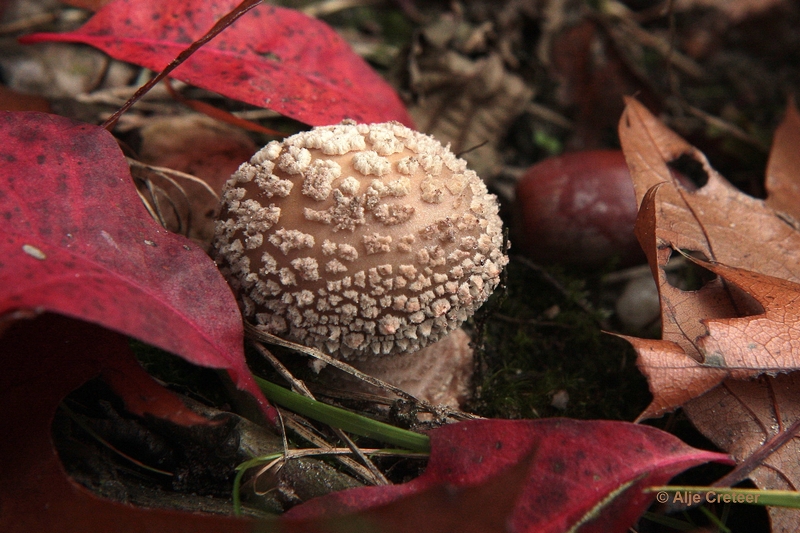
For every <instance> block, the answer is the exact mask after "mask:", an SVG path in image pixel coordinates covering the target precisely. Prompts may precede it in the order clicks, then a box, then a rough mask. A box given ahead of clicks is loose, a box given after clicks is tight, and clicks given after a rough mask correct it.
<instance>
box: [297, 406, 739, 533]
mask: <svg viewBox="0 0 800 533" xmlns="http://www.w3.org/2000/svg"><path fill="white" fill-rule="evenodd" d="M430 437H431V456H430V460H429V462H428V467H427V470H426V471H425V473H424V474H423V475H421V476H420V477H418V478H417V479H415V480H413V481H411V482H409V483H406V484H403V485H391V486H384V487H363V488H358V489H351V490H347V491H343V492H339V493H334V494H330V495H328V496H324V497H322V498H317V499H315V500H311V501H309V502H307V503H304V504H302V505H300V506H298V507H295V508H293V509H291V510H290V511H289V512H288V513H286V514H285V515H284V516H285V517H286V518H288V519H290V521H292V520H302V521H306V520H315V521H316V520H320V521H321V522H322V523H323V524H324V523H326V520H327V521H328V522H327V523H328V524H330V523H331V520H332V517H336V516H339V517H341V520H344V519H345V518H347V517H348V516H349V517H350V518H351V519H353V520H355V519H356V518H357V519H358V523H359V524H361V523H364V522H365V521H366V522H367V523H369V521H370V519H372V523H375V524H380V527H377V528H376V529H375V531H398V532H399V531H409V532H411V531H419V530H420V529H419V528H416V529H414V527H413V526H412V525H410V524H408V523H407V522H405V521H404V517H407V516H408V514H407V513H408V506H407V504H406V499H407V498H417V497H419V495H420V494H421V493H424V492H425V491H430V490H432V489H434V488H436V487H439V488H441V487H445V488H448V490H449V491H450V493H451V495H452V496H451V501H450V502H449V505H450V506H452V507H454V508H457V509H459V510H460V512H459V513H456V514H455V515H454V517H453V520H454V521H455V522H454V523H449V524H446V525H444V526H442V527H441V528H440V529H435V531H437V532H438V531H475V529H474V524H476V523H483V522H481V520H482V518H481V516H482V515H483V513H485V508H484V507H483V506H476V505H474V504H473V505H466V500H459V498H460V497H461V496H462V495H463V496H464V497H465V498H466V499H468V498H469V492H468V490H469V489H474V488H475V487H479V486H481V485H483V484H487V483H493V482H494V481H495V480H496V476H502V475H504V473H505V472H507V471H508V470H514V469H519V468H523V469H526V470H527V476H526V478H525V479H524V480H523V481H522V482H521V488H520V487H517V486H516V484H514V483H510V484H509V485H507V486H506V487H504V488H502V487H501V488H497V489H495V490H500V491H503V490H504V489H505V491H504V492H503V493H502V495H500V496H498V497H497V499H499V500H503V499H504V498H506V499H511V500H513V502H514V504H513V506H509V509H510V510H509V512H508V514H507V516H506V518H505V520H503V521H502V524H504V525H507V527H508V529H505V528H498V529H497V530H509V531H517V532H525V531H530V532H534V531H535V532H537V533H538V532H543V533H544V532H553V533H555V532H562V531H567V530H572V528H577V527H579V526H580V527H582V529H581V531H603V532H614V531H620V532H623V531H628V528H629V527H630V526H631V525H632V524H633V523H634V522H635V521H636V520H637V519H638V518H639V516H640V515H641V514H642V513H643V512H644V510H645V509H646V508H647V506H648V505H649V504H650V502H651V501H652V498H653V496H652V495H651V494H648V493H643V492H642V490H641V489H642V488H644V487H647V486H651V485H658V484H662V483H665V482H667V481H668V480H669V479H670V478H671V477H673V476H674V475H675V474H677V473H678V472H680V471H682V470H684V469H686V468H689V467H691V466H694V465H697V464H700V463H704V462H706V461H724V462H729V459H728V457H727V456H725V455H722V454H719V453H714V452H707V451H701V450H696V449H694V448H691V447H689V446H687V445H685V444H683V443H682V442H681V441H680V440H678V439H677V438H675V437H673V436H672V435H669V434H667V433H664V432H662V431H660V430H658V429H655V428H652V427H648V426H640V425H635V424H629V423H626V422H612V421H578V420H569V419H547V420H474V421H469V422H462V423H458V424H451V425H448V426H444V427H442V428H439V429H436V430H434V431H431V432H430ZM437 512H438V511H437V510H435V509H434V510H431V514H432V515H433V514H434V513H437ZM322 519H325V520H322ZM423 522H424V520H423ZM290 523H291V522H290ZM343 523H346V522H343ZM417 523H418V522H417ZM430 523H438V519H436V518H435V517H434V516H431V517H430ZM445 526H446V527H445ZM303 531H333V528H332V527H324V525H319V526H317V528H316V529H311V530H308V529H304V530H303Z"/></svg>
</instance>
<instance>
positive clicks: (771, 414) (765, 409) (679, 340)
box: [620, 100, 800, 532]
mask: <svg viewBox="0 0 800 533" xmlns="http://www.w3.org/2000/svg"><path fill="white" fill-rule="evenodd" d="M620 138H621V140H622V144H623V149H624V150H625V154H626V158H627V160H628V164H629V166H630V167H631V175H632V177H633V180H634V187H635V189H636V193H637V198H638V199H639V200H640V205H641V207H640V210H639V218H638V220H637V236H638V237H639V241H640V243H641V244H642V246H643V247H644V249H645V252H646V253H647V255H648V260H649V262H650V266H651V269H652V271H653V275H654V277H655V278H656V280H657V282H658V286H659V293H660V297H661V306H662V320H663V334H662V337H663V338H662V339H661V340H648V339H635V338H629V339H628V340H629V341H630V342H631V343H632V344H633V345H634V347H635V348H636V350H637V352H638V355H639V360H638V364H639V367H640V369H641V370H642V372H643V373H644V374H645V375H646V376H647V379H648V381H649V384H650V389H651V392H652V393H653V402H652V403H651V404H650V406H648V408H647V409H646V410H645V412H644V413H643V414H642V415H641V417H642V418H647V417H652V416H657V415H659V414H661V413H664V412H666V411H669V410H672V409H675V408H676V407H679V406H683V407H684V409H685V410H686V412H687V414H688V415H689V418H690V419H691V420H692V422H693V423H694V424H695V426H696V427H697V428H698V429H699V430H700V431H701V432H702V433H703V434H705V435H706V436H707V437H708V438H709V439H711V440H712V441H714V443H715V444H717V446H719V447H720V448H722V449H724V450H726V451H729V452H730V453H731V454H732V455H733V456H734V457H735V459H736V460H737V463H739V467H737V470H735V471H734V472H736V473H737V474H736V475H733V474H732V475H730V476H726V478H723V479H722V480H720V482H719V484H725V485H729V484H732V483H736V482H738V481H740V480H741V479H743V478H744V477H750V478H751V479H752V480H753V481H754V482H755V483H756V485H757V486H758V487H760V488H763V489H783V490H797V488H798V486H800V466H799V465H800V462H798V460H797V458H798V455H800V448H798V443H797V440H796V439H795V433H796V432H797V428H798V427H800V422H798V420H800V395H799V394H798V384H800V381H799V380H800V377H798V374H797V373H796V372H793V371H794V370H797V369H798V367H800V329H799V328H798V325H797V324H798V321H799V319H800V306H799V304H798V299H800V283H798V281H800V279H799V278H800V276H799V274H800V234H799V233H798V231H797V227H796V224H795V223H794V217H796V216H797V215H796V214H797V213H800V194H798V190H800V186H799V185H798V182H800V174H798V172H797V169H798V166H800V165H799V163H800V157H798V155H797V154H798V152H797V144H798V141H799V140H800V117H798V114H797V110H796V109H795V108H794V106H790V108H789V110H788V112H787V116H786V118H785V120H784V122H783V124H781V126H780V128H779V129H778V131H777V133H776V135H775V141H774V144H773V148H772V153H771V155H770V163H769V168H768V169H767V182H766V183H767V189H768V191H769V193H770V195H769V198H768V199H767V200H766V201H762V200H757V199H754V198H750V197H748V196H746V195H744V194H743V193H741V192H739V191H737V190H736V189H734V188H733V187H732V186H731V185H730V184H728V183H727V182H726V181H725V180H724V178H722V176H720V175H719V174H717V173H716V172H715V171H714V170H713V169H712V168H711V167H710V165H709V164H708V161H707V160H706V159H705V157H704V156H703V155H702V154H701V153H699V152H698V151H697V150H696V149H695V148H693V147H692V146H690V145H689V144H688V143H686V142H685V141H684V140H683V139H681V138H680V137H678V136H677V135H675V134H674V133H673V132H672V131H670V130H669V129H668V128H666V127H665V126H664V125H663V124H661V122H660V121H658V120H657V119H656V118H655V117H653V116H652V115H651V114H650V113H649V112H648V111H647V110H646V109H645V108H644V107H643V106H642V105H641V104H639V103H637V102H635V101H633V100H630V101H629V102H628V107H627V109H626V111H625V114H624V115H623V117H622V120H621V122H620ZM686 155H690V156H691V157H692V158H693V159H695V160H696V161H698V162H699V163H701V165H702V167H703V169H704V171H705V173H706V174H707V176H708V183H707V184H706V185H705V186H703V187H701V188H700V189H698V190H697V191H689V190H686V189H685V188H682V187H681V186H680V185H679V184H678V183H677V182H675V181H674V180H673V179H672V178H671V177H670V174H669V168H668V163H670V162H672V161H674V160H676V159H678V158H679V157H680V156H686ZM673 250H688V251H693V252H700V253H701V254H702V255H704V256H705V257H706V258H708V259H710V261H701V260H698V259H694V261H695V262H696V263H698V264H700V265H701V266H703V267H704V268H706V269H707V270H709V271H711V272H712V273H713V274H716V276H717V277H716V278H715V279H713V280H712V281H710V282H708V283H706V284H705V285H704V286H703V287H701V288H700V289H698V290H695V291H683V290H680V289H678V288H676V287H674V286H672V285H671V284H670V283H669V282H668V281H667V278H666V275H665V272H664V266H665V265H666V263H667V261H668V260H669V257H670V255H671V254H672V253H673ZM776 374H778V375H777V376H776ZM758 376H760V377H758ZM756 377H758V379H753V378H756ZM769 512H770V518H771V520H772V526H773V531H781V532H783V531H796V528H797V523H798V519H799V517H798V514H800V513H798V511H796V510H788V509H770V511H769Z"/></svg>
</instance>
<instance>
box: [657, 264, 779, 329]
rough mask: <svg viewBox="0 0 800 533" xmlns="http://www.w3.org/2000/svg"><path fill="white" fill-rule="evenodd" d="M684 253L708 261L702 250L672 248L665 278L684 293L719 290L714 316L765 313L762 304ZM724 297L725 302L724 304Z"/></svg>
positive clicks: (735, 316) (740, 315)
mask: <svg viewBox="0 0 800 533" xmlns="http://www.w3.org/2000/svg"><path fill="white" fill-rule="evenodd" d="M683 254H685V255H688V256H690V257H694V258H696V259H699V260H702V261H708V258H707V257H706V255H705V254H704V253H703V252H698V251H694V250H681V253H678V252H675V251H673V252H672V254H671V255H670V257H669V260H668V261H667V265H666V266H665V271H666V272H667V281H668V282H669V284H670V285H672V286H673V287H675V288H676V289H679V290H682V291H687V292H688V291H699V290H700V289H703V288H708V289H710V290H712V291H719V292H716V296H714V297H713V298H715V299H717V300H719V299H720V298H722V300H719V301H718V302H717V304H715V316H714V318H739V317H745V316H753V315H759V314H762V313H763V312H764V307H763V306H762V305H761V304H760V303H758V301H757V300H756V299H755V298H753V297H752V296H751V295H750V294H748V293H747V292H746V291H744V290H742V289H740V288H739V287H737V286H736V285H734V284H733V283H731V282H728V281H726V280H725V279H723V278H721V277H720V276H717V275H716V274H715V273H713V272H711V271H710V270H708V269H707V268H704V267H703V266H701V265H698V264H697V263H694V262H692V261H690V260H688V259H687V258H686V257H684V255H683ZM712 285H713V287H712ZM723 300H724V301H726V302H727V304H724V303H723Z"/></svg>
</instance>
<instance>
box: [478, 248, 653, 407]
mask: <svg viewBox="0 0 800 533" xmlns="http://www.w3.org/2000/svg"><path fill="white" fill-rule="evenodd" d="M547 273H548V274H550V275H551V276H553V277H554V279H555V281H556V282H557V283H558V284H560V286H561V288H562V289H566V290H565V291H562V290H559V289H557V288H556V287H555V285H554V283H552V282H550V281H548V280H547V279H546V278H545V277H544V276H543V275H542V274H541V273H538V272H536V271H534V270H532V269H530V268H529V267H528V266H526V265H524V264H521V263H518V262H515V261H512V262H511V264H510V265H509V268H508V282H507V286H506V291H505V294H504V295H501V296H496V297H494V298H493V300H491V301H490V302H489V303H488V304H487V306H486V311H484V313H485V315H484V316H479V317H477V318H476V321H475V323H476V324H477V326H478V331H479V333H478V337H479V340H478V342H479V344H480V348H481V349H480V350H479V357H480V358H481V361H480V369H479V376H478V394H477V397H476V399H475V400H474V401H473V402H472V403H471V405H469V406H468V408H469V409H471V410H473V411H475V412H477V413H478V414H480V415H482V416H487V417H495V418H538V417H552V416H567V417H572V418H583V419H589V418H602V419H617V420H632V419H634V418H635V417H636V415H638V414H639V413H640V412H641V411H642V410H643V409H644V408H645V407H646V406H647V404H648V403H649V401H650V397H649V392H648V390H647V384H646V381H645V379H644V378H643V376H642V375H641V374H640V373H639V371H638V370H637V368H636V365H635V361H636V355H635V352H634V351H633V349H632V348H631V347H630V345H629V344H628V343H627V342H625V341H623V340H621V339H619V338H617V337H614V336H612V335H610V334H607V333H603V332H602V330H601V327H600V325H599V323H600V322H602V320H603V319H604V318H605V317H604V314H603V312H601V311H591V309H589V310H588V311H587V308H588V307H589V306H591V300H592V296H593V294H594V288H593V287H592V286H590V285H587V283H586V282H585V281H584V280H583V278H582V277H581V276H578V275H572V276H571V275H569V274H566V273H563V272H561V273H559V272H556V271H555V270H552V269H551V270H549V271H548V272H547ZM587 303H588V305H587ZM562 391H565V392H566V394H567V395H569V400H568V401H567V402H566V408H565V409H558V408H556V407H554V406H553V403H558V402H554V401H553V399H554V397H555V396H556V394H558V397H557V398H558V399H561V400H563V399H564V392H562Z"/></svg>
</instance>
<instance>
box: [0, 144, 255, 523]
mask: <svg viewBox="0 0 800 533" xmlns="http://www.w3.org/2000/svg"><path fill="white" fill-rule="evenodd" d="M4 155H7V154H4ZM0 344H1V345H2V352H0V353H2V357H3V371H2V372H0V412H2V413H3V416H2V418H0V434H2V435H3V438H2V439H0V502H3V503H2V511H0V531H3V532H4V533H28V532H30V531H39V532H49V531H59V532H61V533H92V532H99V531H115V532H128V533H133V532H138V531H169V532H170V533H179V532H186V533H189V532H191V533H203V532H206V531H208V532H215V531H227V532H231V533H235V532H238V531H242V532H243V531H252V528H253V524H252V522H251V521H245V520H236V519H233V518H229V517H221V516H211V515H195V514H191V513H184V512H177V511H168V510H163V509H141V508H136V507H132V506H129V505H125V504H122V503H119V502H112V501H108V500H104V499H101V498H98V497H97V496H95V495H93V494H92V493H91V492H89V491H88V490H87V489H85V488H83V487H81V486H79V485H77V484H76V483H74V482H73V481H72V480H71V479H69V478H68V477H67V476H66V474H65V473H64V470H63V468H62V466H61V464H60V462H59V459H58V454H57V453H56V451H55V449H54V448H53V442H52V438H51V431H52V430H51V424H52V420H53V415H54V414H55V412H56V409H57V408H58V404H59V403H60V402H61V399H62V398H63V397H64V396H65V395H66V394H67V393H69V392H70V391H72V390H73V389H75V388H76V387H78V386H80V385H81V384H83V383H84V382H85V381H86V380H88V379H90V378H92V377H94V376H96V375H97V374H98V373H100V372H103V373H109V372H110V373H117V372H123V373H124V374H125V375H126V376H128V378H129V379H130V378H131V377H135V382H136V384H137V385H142V384H143V383H146V380H147V376H146V375H144V370H142V369H141V367H139V368H138V373H137V371H135V370H132V369H135V368H136V366H134V365H136V362H135V360H134V359H133V355H132V354H131V351H130V348H129V346H128V340H127V337H125V336H123V335H120V334H119V333H116V332H113V331H110V330H108V329H103V328H100V327H98V326H96V325H94V324H89V323H87V322H81V321H78V320H73V319H69V318H66V317H62V316H57V315H52V314H45V315H43V316H41V317H39V318H37V319H36V320H32V321H28V320H19V321H17V322H15V323H14V324H12V325H11V326H10V327H9V328H8V330H7V331H6V333H5V335H4V336H3V337H2V338H1V339H0ZM146 387H147V388H146V389H145V390H139V391H138V395H141V396H145V395H146V396H147V397H149V398H153V394H155V395H157V396H158V399H159V404H160V407H168V406H170V405H172V406H173V407H177V408H181V407H180V406H179V405H177V404H179V403H180V402H179V400H178V399H177V397H173V398H172V399H171V400H170V399H166V398H167V397H166V396H164V394H166V393H167V391H166V389H163V388H161V387H160V386H158V385H156V383H155V382H154V381H150V385H149V386H146ZM159 391H160V392H159ZM130 398H131V396H129V398H128V400H130ZM133 398H135V396H133ZM127 406H128V408H130V407H131V402H130V401H128V403H127ZM157 414H159V413H157ZM194 416H195V417H197V415H194ZM173 418H174V417H173ZM198 418H199V417H198ZM269 530H270V529H269V528H267V527H264V528H263V531H269Z"/></svg>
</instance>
